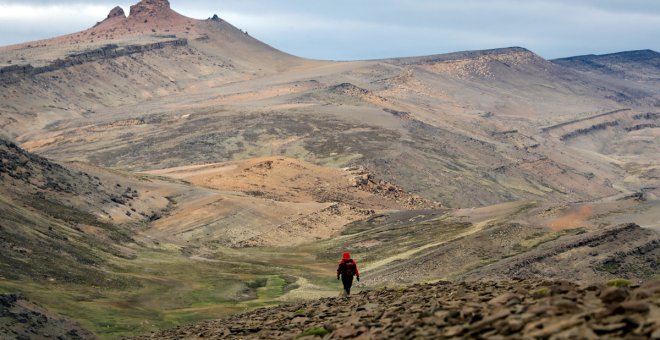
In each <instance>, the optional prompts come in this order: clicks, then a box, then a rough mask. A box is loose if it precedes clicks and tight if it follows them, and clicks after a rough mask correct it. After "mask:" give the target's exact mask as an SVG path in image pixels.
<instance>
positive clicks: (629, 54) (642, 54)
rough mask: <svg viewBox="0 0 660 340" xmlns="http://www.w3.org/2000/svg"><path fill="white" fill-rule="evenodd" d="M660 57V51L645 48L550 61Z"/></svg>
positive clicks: (641, 59) (621, 59) (633, 59)
mask: <svg viewBox="0 0 660 340" xmlns="http://www.w3.org/2000/svg"><path fill="white" fill-rule="evenodd" d="M655 58H660V53H658V52H656V51H654V50H650V49H646V50H633V51H623V52H615V53H607V54H585V55H578V56H573V57H564V58H557V59H552V61H559V62H561V61H571V60H609V61H644V60H650V59H655Z"/></svg>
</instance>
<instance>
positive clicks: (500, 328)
mask: <svg viewBox="0 0 660 340" xmlns="http://www.w3.org/2000/svg"><path fill="white" fill-rule="evenodd" d="M617 283H619V284H621V283H623V284H627V283H628V282H624V281H623V280H614V281H610V282H608V285H606V284H602V285H589V286H580V285H577V284H574V283H570V282H566V281H542V280H518V281H501V282H469V283H467V282H460V283H450V282H437V283H433V284H417V285H413V286H410V287H407V288H405V289H382V290H372V291H363V292H360V293H358V294H355V295H353V296H352V297H350V298H324V299H320V300H316V301H309V302H303V303H298V304H292V305H285V306H280V307H276V308H269V309H257V310H254V311H251V312H248V313H245V314H242V315H236V316H233V317H231V318H228V319H222V320H215V321H208V322H203V323H198V324H194V325H189V326H181V327H177V328H174V329H171V330H166V331H162V332H159V333H153V334H151V335H149V336H144V337H142V338H141V339H182V338H183V339H196V338H215V337H219V338H241V339H292V338H302V337H309V338H313V337H316V336H320V337H323V338H326V339H336V338H362V339H392V338H403V339H419V338H428V339H439V338H466V337H469V338H489V339H495V338H503V337H507V338H540V339H568V338H580V339H597V338H611V339H614V338H617V339H618V338H629V339H636V338H652V339H660V321H659V320H660V281H651V282H647V283H645V284H642V285H634V284H633V285H631V286H617Z"/></svg>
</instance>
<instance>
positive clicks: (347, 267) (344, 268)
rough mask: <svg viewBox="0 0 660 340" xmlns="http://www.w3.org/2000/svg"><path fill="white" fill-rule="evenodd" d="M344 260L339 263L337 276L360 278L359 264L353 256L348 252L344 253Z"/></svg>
mask: <svg viewBox="0 0 660 340" xmlns="http://www.w3.org/2000/svg"><path fill="white" fill-rule="evenodd" d="M343 257H344V258H343V259H341V261H339V267H337V276H339V275H347V276H353V275H355V276H357V277H360V272H359V271H358V267H357V263H355V261H353V259H352V258H351V255H350V254H349V253H348V252H346V253H344V256H343Z"/></svg>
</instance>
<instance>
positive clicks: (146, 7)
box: [130, 0, 170, 16]
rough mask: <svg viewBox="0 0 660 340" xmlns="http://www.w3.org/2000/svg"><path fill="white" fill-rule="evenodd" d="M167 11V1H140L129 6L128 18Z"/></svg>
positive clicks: (168, 6)
mask: <svg viewBox="0 0 660 340" xmlns="http://www.w3.org/2000/svg"><path fill="white" fill-rule="evenodd" d="M169 9H170V2H169V1H167V0H142V1H140V2H139V3H137V4H135V5H133V6H131V13H130V16H149V15H154V14H156V13H158V12H160V11H163V10H169Z"/></svg>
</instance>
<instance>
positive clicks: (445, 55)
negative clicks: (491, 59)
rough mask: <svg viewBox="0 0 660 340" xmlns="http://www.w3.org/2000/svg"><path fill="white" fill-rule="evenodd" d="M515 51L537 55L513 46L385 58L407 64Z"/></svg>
mask: <svg viewBox="0 0 660 340" xmlns="http://www.w3.org/2000/svg"><path fill="white" fill-rule="evenodd" d="M514 53H528V54H530V55H535V56H536V54H535V53H534V52H532V51H530V50H528V49H526V48H524V47H519V46H512V47H502V48H493V49H486V50H468V51H458V52H450V53H441V54H433V55H428V56H417V57H402V58H390V59H385V60H386V61H390V62H395V63H403V64H406V62H411V63H424V62H442V61H449V60H459V59H473V58H478V57H482V56H495V55H504V54H514ZM539 58H540V57H539Z"/></svg>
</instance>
